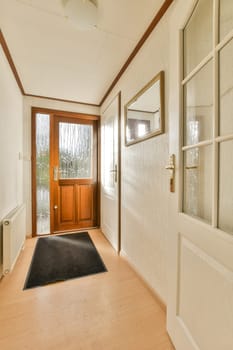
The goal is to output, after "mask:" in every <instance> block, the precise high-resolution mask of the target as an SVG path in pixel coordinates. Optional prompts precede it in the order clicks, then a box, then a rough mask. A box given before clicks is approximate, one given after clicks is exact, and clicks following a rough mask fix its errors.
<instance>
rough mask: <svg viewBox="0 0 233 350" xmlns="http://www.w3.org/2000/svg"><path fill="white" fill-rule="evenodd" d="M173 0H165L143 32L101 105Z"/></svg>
mask: <svg viewBox="0 0 233 350" xmlns="http://www.w3.org/2000/svg"><path fill="white" fill-rule="evenodd" d="M173 1H174V0H165V1H164V3H163V5H162V6H161V7H160V9H159V11H158V12H157V13H156V15H155V17H154V18H153V20H152V22H151V23H150V25H149V26H148V28H147V29H146V31H145V33H144V34H143V36H142V37H141V39H140V40H139V42H138V43H137V45H136V46H135V48H134V49H133V51H132V52H131V54H130V55H129V57H128V59H127V61H126V62H125V63H124V65H123V66H122V68H121V70H120V71H119V73H118V74H117V76H116V77H115V79H114V80H113V82H112V84H111V85H110V87H109V88H108V90H107V92H106V93H105V95H104V97H103V98H102V100H101V102H100V104H99V105H100V106H102V104H103V103H104V101H105V100H106V98H107V97H108V95H109V94H110V92H111V91H112V89H113V88H114V87H115V85H116V84H117V82H118V81H119V79H120V78H121V76H122V75H123V73H124V72H125V71H126V69H127V68H128V66H129V65H130V63H131V62H132V60H133V59H134V57H135V56H136V55H137V53H138V52H139V50H140V49H141V47H142V46H143V44H144V43H145V41H146V40H147V39H148V37H149V36H150V34H151V33H152V31H153V30H154V29H155V27H156V26H157V24H158V23H159V21H160V20H161V18H162V17H163V15H164V14H165V13H166V12H167V10H168V8H169V6H170V5H171V4H172V3H173Z"/></svg>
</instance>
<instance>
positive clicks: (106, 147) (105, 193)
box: [101, 95, 120, 252]
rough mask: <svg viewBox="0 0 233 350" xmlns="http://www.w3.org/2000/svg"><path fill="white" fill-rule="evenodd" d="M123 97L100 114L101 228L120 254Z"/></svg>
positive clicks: (118, 97)
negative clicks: (120, 139)
mask: <svg viewBox="0 0 233 350" xmlns="http://www.w3.org/2000/svg"><path fill="white" fill-rule="evenodd" d="M119 119H120V95H117V96H116V97H115V99H114V100H113V101H112V102H111V104H110V105H109V106H108V107H107V109H106V110H105V111H104V112H103V114H102V115H101V140H102V141H101V164H102V166H101V229H102V231H103V233H104V234H105V235H106V237H107V238H108V240H109V241H110V243H111V244H112V246H113V247H114V248H115V249H116V251H118V252H119V251H120V224H119V222H120V218H119V215H120V213H119V200H120V198H119V197H120V196H119V194H120V191H119V187H120V178H119V174H120V169H119V165H120V162H119V124H120V120H119Z"/></svg>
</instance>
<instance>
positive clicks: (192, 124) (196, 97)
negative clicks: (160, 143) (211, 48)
mask: <svg viewBox="0 0 233 350" xmlns="http://www.w3.org/2000/svg"><path fill="white" fill-rule="evenodd" d="M212 86H213V77H212V61H211V62H209V63H208V64H206V65H205V66H204V67H203V68H202V69H201V70H200V71H199V72H198V73H197V74H196V75H195V76H194V77H193V78H192V79H191V80H190V81H189V82H188V83H187V84H186V85H185V87H184V132H185V135H184V136H185V137H184V144H185V145H193V144H196V143H198V142H200V141H204V140H208V139H210V138H211V136H212V135H211V133H212V119H213V89H212Z"/></svg>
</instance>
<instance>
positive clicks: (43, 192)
mask: <svg viewBox="0 0 233 350" xmlns="http://www.w3.org/2000/svg"><path fill="white" fill-rule="evenodd" d="M49 125H50V119H49V115H48V114H40V113H37V114H36V226H37V230H36V231H37V234H48V233H49V232H50V187H49V182H50V181H49V180H50V178H49V162H50V161H49V130H50V128H49Z"/></svg>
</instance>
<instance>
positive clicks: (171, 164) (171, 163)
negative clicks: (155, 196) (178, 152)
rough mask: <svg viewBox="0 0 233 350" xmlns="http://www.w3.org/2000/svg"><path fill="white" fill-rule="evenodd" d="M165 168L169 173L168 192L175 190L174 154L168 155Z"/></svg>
mask: <svg viewBox="0 0 233 350" xmlns="http://www.w3.org/2000/svg"><path fill="white" fill-rule="evenodd" d="M165 169H167V170H169V173H170V192H175V154H171V155H170V157H169V161H168V165H166V166H165Z"/></svg>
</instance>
